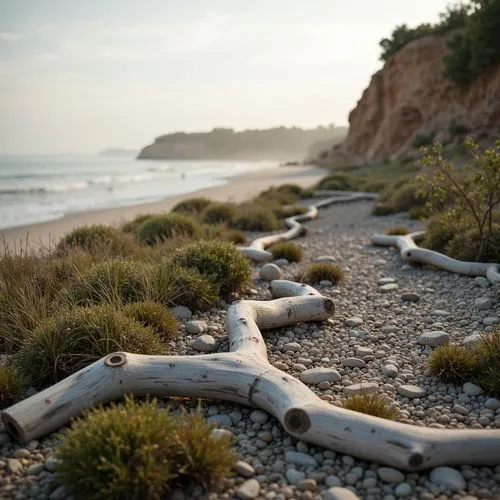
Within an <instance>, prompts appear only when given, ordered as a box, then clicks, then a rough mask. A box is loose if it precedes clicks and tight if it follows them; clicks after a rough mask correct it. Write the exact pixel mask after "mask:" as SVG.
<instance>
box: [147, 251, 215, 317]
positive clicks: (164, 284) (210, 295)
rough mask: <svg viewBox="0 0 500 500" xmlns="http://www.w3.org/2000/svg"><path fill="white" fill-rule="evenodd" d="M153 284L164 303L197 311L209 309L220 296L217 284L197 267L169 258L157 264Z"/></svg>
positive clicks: (157, 295)
mask: <svg viewBox="0 0 500 500" xmlns="http://www.w3.org/2000/svg"><path fill="white" fill-rule="evenodd" d="M153 286H154V291H155V296H156V298H157V300H158V301H160V302H161V303H162V304H164V305H168V306H173V305H174V304H180V305H183V306H186V307H189V308H190V309H192V310H195V311H197V310H206V309H209V308H210V307H212V306H213V305H214V304H215V303H216V302H217V300H218V299H219V298H220V297H219V293H218V288H217V286H216V284H215V283H214V282H213V281H212V280H211V279H210V278H209V277H207V276H206V275H204V274H202V273H201V272H200V271H199V270H198V269H197V268H195V267H183V266H179V265H178V264H175V263H173V262H171V261H168V260H165V261H163V262H162V263H161V264H159V265H158V266H156V268H155V271H154V285H153Z"/></svg>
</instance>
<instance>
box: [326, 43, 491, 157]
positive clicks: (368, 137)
mask: <svg viewBox="0 0 500 500" xmlns="http://www.w3.org/2000/svg"><path fill="white" fill-rule="evenodd" d="M446 41H447V38H446V37H438V36H431V37H426V38H421V39H419V40H416V41H414V42H412V43H410V44H408V45H407V46H406V47H404V48H403V49H401V50H400V51H399V52H398V53H397V54H395V55H394V56H393V57H392V58H391V59H390V60H389V61H387V63H386V64H385V65H384V67H383V68H382V69H381V70H380V71H378V72H377V73H375V74H374V75H373V77H372V79H371V82H370V85H369V86H368V88H367V89H366V90H365V91H364V92H363V95H362V97H361V99H360V100H359V102H358V103H357V106H356V108H355V109H354V110H353V111H351V113H350V115H349V132H348V135H347V138H346V140H345V141H344V142H342V143H341V144H338V145H336V146H334V147H333V148H332V149H331V150H330V152H329V155H328V158H326V159H324V161H325V162H327V163H331V162H332V161H335V162H336V163H343V164H346V163H362V162H374V161H380V160H383V159H385V158H388V157H394V156H398V155H400V154H402V153H404V152H406V151H407V150H408V149H410V148H411V147H412V142H413V139H414V137H415V135H416V134H418V133H426V134H431V135H432V136H433V137H434V138H435V139H436V140H441V141H444V142H446V140H450V138H449V137H446V136H449V135H450V124H451V123H453V122H455V123H456V124H460V125H463V126H465V127H467V129H468V130H470V131H473V132H474V134H475V135H476V136H477V137H478V138H481V137H484V136H485V135H490V136H494V135H496V136H497V137H500V133H499V131H500V66H497V67H495V68H493V69H492V70H490V71H489V72H487V73H485V74H483V75H481V76H480V77H479V78H478V79H477V80H475V81H474V82H473V83H472V84H470V85H467V86H464V87H462V86H459V85H457V84H455V83H454V82H452V81H450V80H448V79H446V78H444V77H443V56H444V55H445V53H446V51H447V48H446Z"/></svg>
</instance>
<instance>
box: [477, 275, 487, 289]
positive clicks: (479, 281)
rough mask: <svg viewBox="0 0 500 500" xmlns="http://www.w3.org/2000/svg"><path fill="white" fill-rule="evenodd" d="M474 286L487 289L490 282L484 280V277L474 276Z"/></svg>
mask: <svg viewBox="0 0 500 500" xmlns="http://www.w3.org/2000/svg"><path fill="white" fill-rule="evenodd" d="M474 284H475V285H476V286H480V287H482V288H487V287H489V286H490V281H489V280H488V279H487V278H485V277H484V276H476V277H475V278H474Z"/></svg>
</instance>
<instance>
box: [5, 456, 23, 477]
mask: <svg viewBox="0 0 500 500" xmlns="http://www.w3.org/2000/svg"><path fill="white" fill-rule="evenodd" d="M22 469H23V465H22V463H21V462H20V461H19V460H18V459H17V458H9V459H8V460H7V470H8V471H9V472H12V474H17V473H18V472H21V471H22Z"/></svg>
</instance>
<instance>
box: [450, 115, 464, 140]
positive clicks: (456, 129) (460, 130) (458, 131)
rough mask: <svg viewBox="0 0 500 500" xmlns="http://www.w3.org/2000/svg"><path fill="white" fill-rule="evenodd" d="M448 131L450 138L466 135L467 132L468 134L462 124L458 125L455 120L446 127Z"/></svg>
mask: <svg viewBox="0 0 500 500" xmlns="http://www.w3.org/2000/svg"><path fill="white" fill-rule="evenodd" d="M448 131H449V133H450V134H451V135H452V136H456V135H464V134H466V133H467V132H469V129H468V128H467V127H466V126H465V125H463V124H462V123H459V122H457V121H456V120H455V119H453V120H451V121H450V123H449V125H448Z"/></svg>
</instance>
